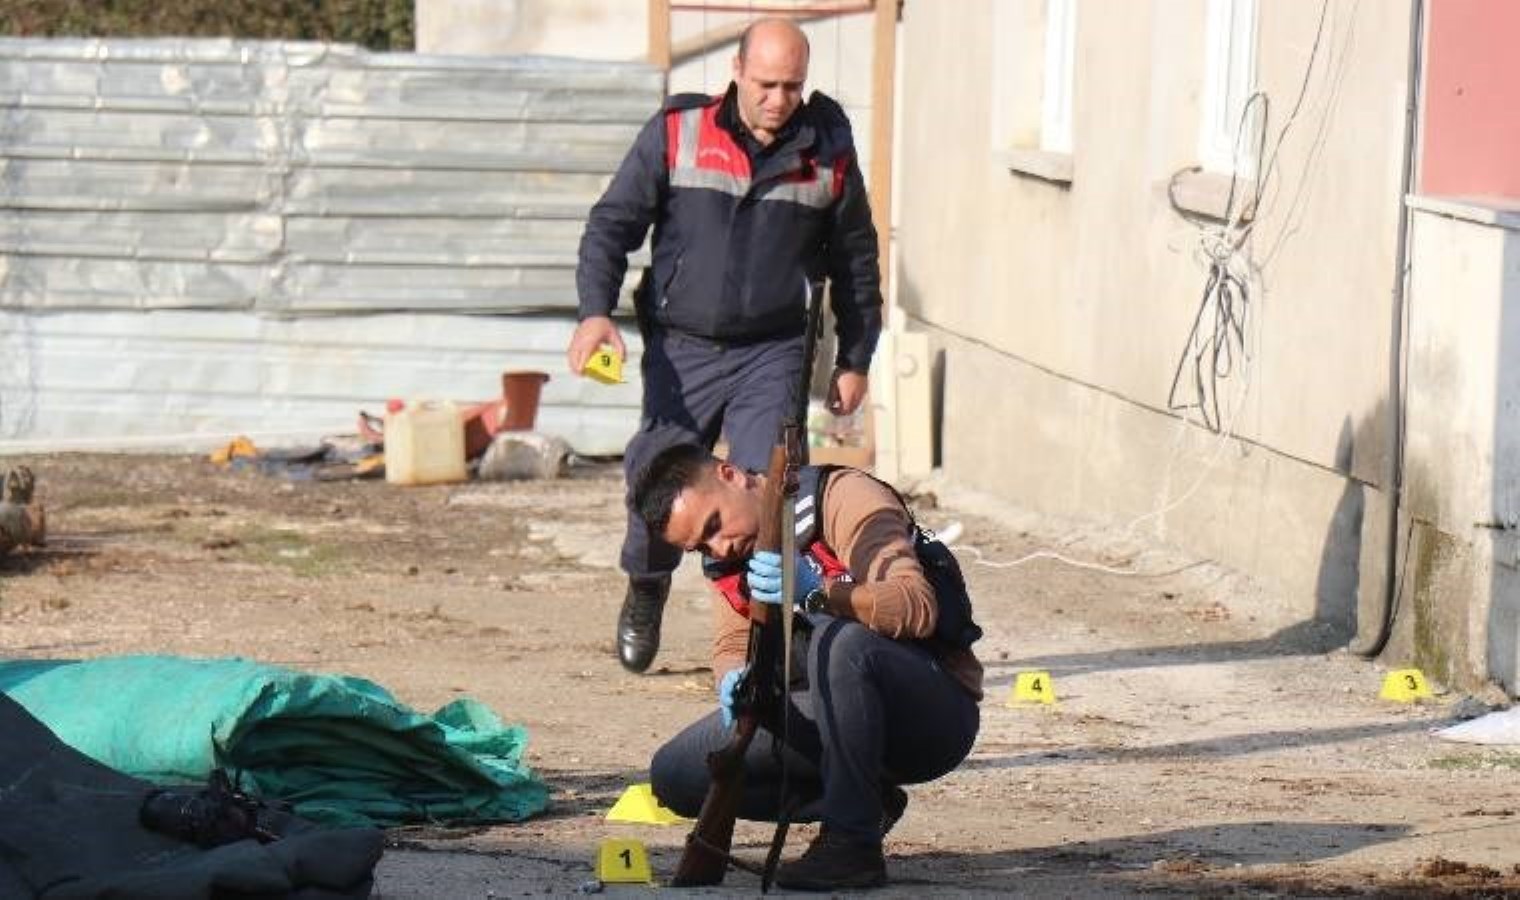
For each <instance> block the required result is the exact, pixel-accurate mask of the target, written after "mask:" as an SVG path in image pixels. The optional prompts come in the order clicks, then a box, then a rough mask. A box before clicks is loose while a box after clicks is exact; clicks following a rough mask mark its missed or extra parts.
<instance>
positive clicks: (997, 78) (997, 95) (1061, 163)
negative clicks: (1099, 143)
mask: <svg viewBox="0 0 1520 900" xmlns="http://www.w3.org/2000/svg"><path fill="white" fill-rule="evenodd" d="M1076 23H1077V0H993V4H992V58H993V72H992V75H993V83H992V98H991V99H992V132H991V133H992V149H993V155H994V156H995V158H997V159H998V161H999V162H1001V163H1003V164H1006V165H1007V166H1008V167H1009V168H1010V169H1013V170H1014V171H1017V172H1022V173H1024V174H1029V175H1035V176H1037V177H1039V178H1043V179H1046V180H1048V181H1055V182H1059V183H1066V182H1069V181H1071V159H1070V156H1071V150H1072V81H1073V77H1072V72H1073V67H1074V63H1075V58H1076V53H1075V49H1076V34H1077V29H1076Z"/></svg>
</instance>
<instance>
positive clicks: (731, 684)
mask: <svg viewBox="0 0 1520 900" xmlns="http://www.w3.org/2000/svg"><path fill="white" fill-rule="evenodd" d="M748 671H749V666H740V667H739V668H737V669H733V670H731V671H730V672H729V673H728V674H726V675H724V676H723V680H722V681H719V682H718V713H719V715H721V716H722V717H723V727H724V728H732V727H734V691H735V690H736V689H737V688H738V687H739V682H740V681H741V680H742V679H743V678H744V675H745V673H746V672H748Z"/></svg>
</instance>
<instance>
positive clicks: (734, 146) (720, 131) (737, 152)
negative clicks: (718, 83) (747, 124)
mask: <svg viewBox="0 0 1520 900" xmlns="http://www.w3.org/2000/svg"><path fill="white" fill-rule="evenodd" d="M722 106H723V104H722V103H714V104H712V105H711V106H705V107H703V108H702V127H701V131H699V132H698V133H697V159H696V166H697V168H699V169H706V170H707V171H709V172H722V173H724V174H725V175H732V176H734V177H735V178H742V179H744V180H746V181H748V180H749V176H750V168H749V154H748V153H745V152H744V148H743V147H741V146H739V142H738V141H736V140H734V136H733V135H732V134H729V132H728V129H726V128H724V127H723V126H722V125H719V124H718V110H719V109H721V108H722Z"/></svg>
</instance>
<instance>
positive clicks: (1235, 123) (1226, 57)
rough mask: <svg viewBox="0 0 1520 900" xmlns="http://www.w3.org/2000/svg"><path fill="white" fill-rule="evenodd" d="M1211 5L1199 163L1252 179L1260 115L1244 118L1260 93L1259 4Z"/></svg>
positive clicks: (1226, 0)
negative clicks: (1257, 88)
mask: <svg viewBox="0 0 1520 900" xmlns="http://www.w3.org/2000/svg"><path fill="white" fill-rule="evenodd" d="M1208 4H1209V5H1208V21H1207V24H1206V26H1205V28H1206V32H1205V46H1206V48H1207V49H1206V53H1207V56H1206V59H1205V68H1204V81H1203V123H1202V128H1201V130H1200V133H1199V139H1198V160H1199V162H1200V163H1202V165H1203V167H1204V169H1205V170H1207V171H1210V172H1220V173H1234V174H1235V175H1238V176H1240V177H1242V178H1251V177H1254V176H1255V171H1256V163H1257V160H1256V140H1257V136H1258V134H1259V132H1258V129H1259V128H1260V127H1261V124H1260V116H1259V115H1255V114H1253V115H1252V116H1251V117H1250V120H1249V121H1247V122H1245V123H1242V122H1241V116H1242V114H1243V113H1244V112H1245V109H1246V104H1247V102H1248V101H1249V100H1250V97H1251V93H1252V92H1253V91H1254V90H1255V89H1256V0H1208ZM1242 125H1244V127H1242Z"/></svg>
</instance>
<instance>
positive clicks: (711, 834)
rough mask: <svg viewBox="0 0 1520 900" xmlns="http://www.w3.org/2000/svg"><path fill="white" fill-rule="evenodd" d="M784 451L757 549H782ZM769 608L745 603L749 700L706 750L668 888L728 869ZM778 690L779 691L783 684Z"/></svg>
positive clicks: (774, 453)
mask: <svg viewBox="0 0 1520 900" xmlns="http://www.w3.org/2000/svg"><path fill="white" fill-rule="evenodd" d="M786 479H787V453H786V447H785V446H783V445H780V444H778V445H777V446H775V447H772V448H771V461H770V466H769V468H768V469H767V470H766V478H765V486H764V489H763V490H762V491H761V494H760V529H759V533H758V534H757V535H756V537H755V549H756V550H772V551H779V550H780V549H781V513H782V504H783V503H785V502H786ZM772 618H773V616H772V615H771V609H770V607H769V606H767V605H766V604H764V603H754V602H751V603H750V605H749V653H748V663H749V674H748V676H746V678H745V681H746V682H748V684H747V689H746V691H745V695H746V697H747V698H748V701H749V702H746V703H744V704H743V707H742V708H741V709H740V710H739V711H738V712H737V714H736V716H735V725H734V736H733V739H732V740H730V741H729V742H728V743H727V744H725V745H723V746H722V747H719V748H718V749H717V750H714V751H713V752H711V753H709V754H707V774H708V777H709V781H708V785H707V796H706V797H703V798H702V809H701V811H700V812H698V813H697V824H696V825H695V826H693V828H692V830H691V834H689V835H687V837H686V847H685V849H684V850H682V851H681V860H680V862H678V863H676V873H675V876H674V877H673V878H672V879H671V881H670V883H671V886H672V887H705V886H710V885H714V884H722V883H723V876H724V874H725V873H727V871H728V864H729V862H730V856H729V850H730V848H731V847H732V846H733V842H734V820H735V819H737V818H738V816H739V800H740V798H741V797H742V796H743V795H744V754H745V753H746V752H748V751H749V745H750V742H751V741H753V740H754V738H755V732H756V731H758V730H759V728H760V713H761V703H762V702H764V701H765V700H766V699H767V698H769V697H771V696H773V695H774V694H775V693H776V690H777V685H776V684H775V682H776V681H778V680H779V678H780V677H781V673H780V670H779V669H778V668H777V656H776V648H775V644H776V641H775V640H774V639H772V638H770V637H769V634H768V633H769V632H772V631H774V630H775V629H774V628H772V627H771V625H772V621H771V620H772ZM779 687H780V691H781V693H782V694H783V695H784V692H785V686H784V685H781V686H779Z"/></svg>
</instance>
